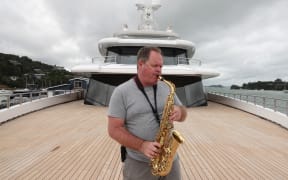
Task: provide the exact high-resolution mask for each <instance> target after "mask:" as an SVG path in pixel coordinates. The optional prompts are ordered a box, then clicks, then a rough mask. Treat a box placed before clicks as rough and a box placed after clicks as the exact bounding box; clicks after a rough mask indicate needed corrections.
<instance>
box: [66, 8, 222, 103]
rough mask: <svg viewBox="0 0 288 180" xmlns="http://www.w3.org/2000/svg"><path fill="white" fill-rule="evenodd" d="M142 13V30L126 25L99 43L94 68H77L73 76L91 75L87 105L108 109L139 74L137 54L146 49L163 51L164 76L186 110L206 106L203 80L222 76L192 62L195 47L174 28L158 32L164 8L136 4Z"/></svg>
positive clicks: (197, 62) (88, 66) (82, 66)
mask: <svg viewBox="0 0 288 180" xmlns="http://www.w3.org/2000/svg"><path fill="white" fill-rule="evenodd" d="M136 6H137V9H138V11H139V12H140V13H141V21H140V24H139V25H138V30H130V29H129V28H128V26H127V25H123V29H122V31H120V32H118V33H115V34H114V35H113V37H107V38H104V39H101V40H100V41H99V42H98V48H99V52H100V54H101V56H102V57H100V58H93V59H92V63H91V64H83V65H77V66H75V67H73V68H72V69H71V71H72V72H73V73H81V74H83V73H84V74H89V75H90V82H89V87H88V91H87V94H86V97H85V104H95V105H99V104H100V105H104V106H106V105H108V103H109V100H110V96H111V94H112V92H113V90H114V88H115V86H117V85H119V84H120V83H122V82H124V81H126V80H128V79H130V78H131V77H133V76H135V74H136V71H137V69H136V59H137V57H136V56H137V51H138V50H139V49H140V48H141V47H143V46H157V47H160V48H161V50H162V53H163V59H164V66H163V69H162V75H163V76H164V77H165V78H166V79H168V80H170V81H172V82H174V83H175V85H176V87H177V90H176V92H177V95H178V96H179V98H180V99H181V101H182V102H183V104H185V105H186V106H188V107H189V106H200V105H206V104H207V100H206V97H205V94H204V91H203V85H202V80H203V79H207V78H213V77H216V76H218V75H219V73H218V72H215V71H212V70H209V69H204V68H202V67H201V60H198V59H192V58H193V55H194V53H195V45H194V44H193V43H192V42H190V41H187V40H183V39H181V38H180V37H179V36H178V34H176V33H174V32H173V30H172V29H171V27H168V28H167V30H165V31H162V30H158V29H157V25H156V22H155V20H154V16H153V14H154V12H155V11H156V10H158V9H159V8H160V7H161V5H159V4H152V5H144V4H136Z"/></svg>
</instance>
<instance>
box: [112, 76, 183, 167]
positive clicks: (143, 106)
mask: <svg viewBox="0 0 288 180" xmlns="http://www.w3.org/2000/svg"><path fill="white" fill-rule="evenodd" d="M144 90H145V92H146V94H147V96H148V98H149V100H150V102H151V104H152V105H153V107H154V108H155V103H154V90H153V86H151V87H145V88H144ZM169 93H170V88H169V87H168V86H167V85H166V84H165V83H164V82H162V81H158V84H157V111H158V114H159V117H160V119H161V117H162V111H163V109H164V106H165V103H166V100H167V96H168V95H169ZM174 104H175V105H182V103H181V102H180V100H179V99H178V97H177V96H176V95H175V97H174ZM108 115H109V116H111V117H116V118H120V119H123V120H124V121H125V127H126V128H127V130H128V131H129V132H130V133H132V134H133V135H135V136H137V137H139V138H141V139H143V140H146V141H154V140H155V137H156V134H157V132H158V130H159V123H158V122H157V120H156V118H155V116H154V114H153V111H152V109H151V107H150V105H149V103H148V101H147V99H146V98H145V96H144V95H143V93H142V92H141V91H140V90H139V89H138V87H137V85H136V83H135V81H134V79H130V80H128V81H127V82H125V83H123V84H121V85H119V86H118V87H116V88H115V90H114V91H113V94H112V96H111V99H110V103H109V110H108ZM127 153H128V155H129V156H130V157H131V158H133V159H136V160H139V161H145V162H149V161H150V160H149V159H148V158H147V157H146V156H145V155H144V154H142V153H140V152H138V151H135V150H133V149H129V148H127Z"/></svg>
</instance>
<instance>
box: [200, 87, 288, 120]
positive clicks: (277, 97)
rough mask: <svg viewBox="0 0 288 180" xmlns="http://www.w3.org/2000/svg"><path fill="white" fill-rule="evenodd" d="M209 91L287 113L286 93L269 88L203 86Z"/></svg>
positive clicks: (287, 95)
mask: <svg viewBox="0 0 288 180" xmlns="http://www.w3.org/2000/svg"><path fill="white" fill-rule="evenodd" d="M205 91H206V92H209V93H217V94H220V95H225V96H228V97H231V98H236V99H241V100H243V101H248V102H251V103H255V104H257V105H260V106H263V107H266V108H270V109H273V110H275V111H279V112H281V113H284V114H286V115H287V114H288V93H287V92H285V91H271V90H246V89H239V90H237V89H230V87H207V86H206V87H205Z"/></svg>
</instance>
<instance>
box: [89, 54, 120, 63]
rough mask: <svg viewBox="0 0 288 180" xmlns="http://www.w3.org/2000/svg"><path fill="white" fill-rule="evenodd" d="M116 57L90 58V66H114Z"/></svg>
mask: <svg viewBox="0 0 288 180" xmlns="http://www.w3.org/2000/svg"><path fill="white" fill-rule="evenodd" d="M116 60H117V57H116V56H103V57H102V56H99V57H93V58H92V64H116V63H117V61H116Z"/></svg>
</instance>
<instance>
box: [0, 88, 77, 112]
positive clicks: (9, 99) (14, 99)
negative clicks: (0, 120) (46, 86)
mask: <svg viewBox="0 0 288 180" xmlns="http://www.w3.org/2000/svg"><path fill="white" fill-rule="evenodd" d="M71 91H72V90H53V91H48V92H47V91H33V92H27V93H16V94H10V95H3V96H2V97H6V98H4V99H2V100H1V104H0V109H4V108H8V109H9V108H10V107H11V106H14V105H17V104H20V105H21V104H23V103H26V102H32V101H35V100H38V99H42V98H46V97H48V96H50V94H51V96H56V95H59V94H67V93H71Z"/></svg>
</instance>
